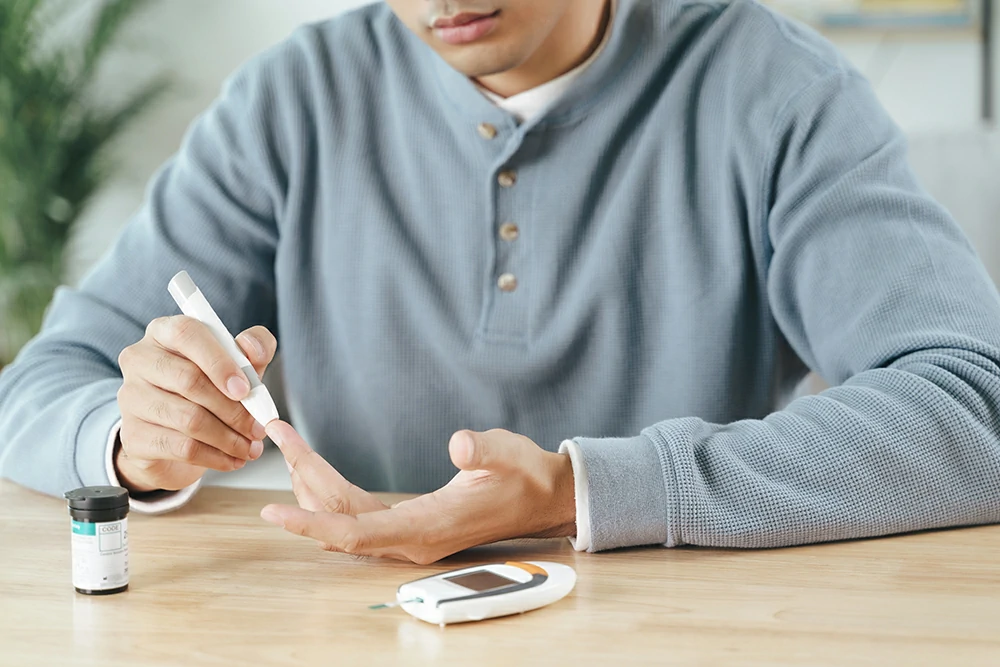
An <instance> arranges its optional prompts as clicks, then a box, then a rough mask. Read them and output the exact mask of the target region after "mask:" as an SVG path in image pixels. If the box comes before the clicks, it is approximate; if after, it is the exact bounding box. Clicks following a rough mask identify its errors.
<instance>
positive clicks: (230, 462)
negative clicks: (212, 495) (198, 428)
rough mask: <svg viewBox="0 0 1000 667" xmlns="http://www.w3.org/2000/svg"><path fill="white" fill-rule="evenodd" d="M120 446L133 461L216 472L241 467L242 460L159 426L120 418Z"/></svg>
mask: <svg viewBox="0 0 1000 667" xmlns="http://www.w3.org/2000/svg"><path fill="white" fill-rule="evenodd" d="M121 440H122V449H123V450H124V453H125V455H126V456H128V457H129V458H130V459H135V460H146V461H178V462H181V463H188V464H191V465H194V466H198V467H201V468H211V469H212V470H218V471H220V472H231V471H233V470H239V469H240V468H242V467H243V466H244V465H245V464H246V461H244V460H242V459H237V458H233V457H232V456H229V455H227V454H224V453H222V452H221V451H219V450H218V449H216V448H215V447H212V446H211V445H206V444H205V443H203V442H199V441H197V440H195V439H193V438H189V437H187V436H185V435H183V434H181V433H178V432H177V431H172V430H170V429H168V428H164V427H163V426H158V425H155V424H149V423H147V422H144V421H141V420H129V421H127V422H126V421H122V428H121Z"/></svg>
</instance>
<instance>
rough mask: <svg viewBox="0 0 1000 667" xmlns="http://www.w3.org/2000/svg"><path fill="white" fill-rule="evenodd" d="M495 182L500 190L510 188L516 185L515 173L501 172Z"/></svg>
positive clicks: (512, 171)
mask: <svg viewBox="0 0 1000 667" xmlns="http://www.w3.org/2000/svg"><path fill="white" fill-rule="evenodd" d="M497 182H498V183H499V184H500V187H502V188H512V187H514V184H515V183H517V172H516V171H514V170H513V169H507V170H505V171H501V172H500V175H499V176H497Z"/></svg>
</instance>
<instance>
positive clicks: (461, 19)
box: [432, 10, 500, 44]
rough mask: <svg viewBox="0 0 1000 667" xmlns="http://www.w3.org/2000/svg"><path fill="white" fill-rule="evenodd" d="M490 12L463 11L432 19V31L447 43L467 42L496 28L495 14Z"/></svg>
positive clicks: (497, 12) (496, 14)
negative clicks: (474, 12) (473, 12)
mask: <svg viewBox="0 0 1000 667" xmlns="http://www.w3.org/2000/svg"><path fill="white" fill-rule="evenodd" d="M499 14H500V11H499V10H497V11H495V12H493V13H492V14H472V13H468V12H463V13H462V14H456V15H455V16H449V17H448V18H439V19H438V20H436V21H434V25H433V26H432V27H433V28H434V33H435V34H436V35H437V36H438V37H439V38H440V39H441V41H443V42H445V43H447V44H468V43H469V42H474V41H476V40H477V39H480V38H481V37H484V36H486V35H487V34H489V33H490V32H492V31H493V29H494V28H496V25H497V16H499Z"/></svg>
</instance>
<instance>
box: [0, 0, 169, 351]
mask: <svg viewBox="0 0 1000 667" xmlns="http://www.w3.org/2000/svg"><path fill="white" fill-rule="evenodd" d="M148 1H149V0H93V2H95V3H96V5H90V6H91V7H93V8H94V9H95V10H96V11H95V12H94V13H93V20H92V21H91V22H90V23H89V25H88V26H87V27H86V29H85V30H84V31H82V33H81V32H80V31H75V32H74V37H73V39H72V40H71V41H72V44H68V45H65V44H64V45H62V46H60V47H59V48H52V45H51V44H50V43H48V42H46V39H47V38H48V37H49V36H50V34H51V33H50V31H51V30H52V27H53V25H54V24H55V23H56V21H57V20H58V19H60V18H61V17H62V16H64V15H65V12H66V11H68V10H69V9H76V10H79V9H80V5H79V4H77V3H76V2H75V0H74V1H72V2H67V1H64V0H0V368H3V366H4V365H5V364H8V363H10V361H11V360H12V359H13V358H14V356H15V355H16V354H17V352H18V350H19V349H20V348H21V347H22V346H23V345H24V343H26V342H27V341H28V340H29V339H30V338H31V337H32V336H34V335H35V333H37V332H38V330H39V328H40V326H41V322H42V317H43V315H44V313H45V309H46V307H47V306H48V303H49V301H50V300H51V298H52V293H53V291H54V290H55V288H56V287H58V286H59V284H60V283H61V282H62V278H63V273H64V262H65V259H66V258H65V255H66V247H67V242H68V241H69V239H70V237H71V235H72V234H73V231H74V226H75V224H76V222H77V220H78V219H79V218H80V214H81V212H82V211H83V209H84V207H85V206H86V204H87V203H88V201H89V200H90V199H91V197H92V196H93V195H94V194H95V193H96V192H97V191H98V189H99V188H100V187H101V185H102V184H104V183H105V182H106V180H107V178H108V176H109V175H110V173H111V165H110V164H109V158H108V156H107V151H106V148H107V147H108V145H109V144H110V142H111V141H112V140H113V139H115V138H116V137H117V136H118V135H119V134H120V133H121V132H122V130H124V129H125V128H126V127H128V126H129V124H130V123H131V122H132V121H134V120H135V119H136V117H137V116H139V115H140V114H141V113H142V112H143V111H145V110H146V109H148V108H149V107H150V105H151V104H153V103H154V102H155V101H156V100H158V99H159V98H160V97H161V96H162V95H163V93H164V92H165V91H166V89H167V88H168V86H169V81H168V79H167V77H165V76H156V77H153V78H151V79H148V80H146V81H145V82H144V83H143V84H141V85H140V86H139V87H138V89H137V90H135V91H134V92H133V93H132V94H131V95H129V96H128V97H127V98H126V99H125V100H124V101H122V102H121V103H119V104H116V105H114V106H107V105H104V104H101V103H100V102H99V101H98V100H97V99H96V98H97V94H96V91H95V83H94V82H95V75H96V73H97V71H98V68H99V66H100V64H101V62H102V61H103V59H104V58H105V57H106V55H107V54H108V52H109V51H110V47H112V46H114V45H115V44H116V42H117V40H118V38H119V37H120V36H121V34H122V32H123V30H124V29H125V28H126V27H127V26H128V24H129V21H130V20H131V19H132V18H133V17H134V16H135V14H136V12H137V10H139V9H140V8H142V7H143V6H144V5H146V4H148ZM49 41H52V40H51V39H50V40H49Z"/></svg>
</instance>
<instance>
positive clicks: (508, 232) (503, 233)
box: [500, 222, 521, 241]
mask: <svg viewBox="0 0 1000 667" xmlns="http://www.w3.org/2000/svg"><path fill="white" fill-rule="evenodd" d="M520 234H521V230H520V229H518V228H517V225H515V224H514V223H513V222H505V223H503V224H502V225H500V238H502V239H503V240H504V241H516V240H517V237H518V236H519V235H520Z"/></svg>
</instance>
